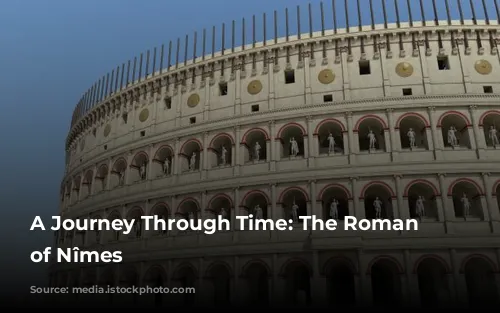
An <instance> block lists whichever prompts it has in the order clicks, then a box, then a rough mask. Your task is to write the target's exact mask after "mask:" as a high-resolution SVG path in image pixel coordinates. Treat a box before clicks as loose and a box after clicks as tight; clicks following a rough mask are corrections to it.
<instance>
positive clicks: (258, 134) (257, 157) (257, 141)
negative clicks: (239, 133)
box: [243, 128, 268, 163]
mask: <svg viewBox="0 0 500 313" xmlns="http://www.w3.org/2000/svg"><path fill="white" fill-rule="evenodd" d="M267 140H268V136H267V133H266V132H265V131H264V130H262V129H260V128H256V129H252V130H249V131H248V132H247V134H246V135H245V137H244V138H243V144H244V145H245V148H246V149H245V163H247V162H265V161H266V160H267Z"/></svg>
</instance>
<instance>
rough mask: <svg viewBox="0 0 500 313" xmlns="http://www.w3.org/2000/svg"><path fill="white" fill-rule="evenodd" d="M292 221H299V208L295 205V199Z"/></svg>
mask: <svg viewBox="0 0 500 313" xmlns="http://www.w3.org/2000/svg"><path fill="white" fill-rule="evenodd" d="M292 219H293V221H294V222H295V223H296V222H298V221H299V206H298V205H297V204H296V203H295V199H294V200H293V203H292Z"/></svg>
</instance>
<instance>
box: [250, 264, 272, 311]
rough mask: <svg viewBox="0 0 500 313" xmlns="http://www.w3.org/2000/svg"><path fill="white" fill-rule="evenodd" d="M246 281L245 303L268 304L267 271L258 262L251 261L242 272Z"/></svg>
mask: <svg viewBox="0 0 500 313" xmlns="http://www.w3.org/2000/svg"><path fill="white" fill-rule="evenodd" d="M244 278H245V280H246V283H247V287H248V289H247V290H248V293H247V304H248V305H251V306H266V305H268V304H269V271H268V269H267V267H266V266H264V265H263V264H261V263H260V262H253V263H251V264H250V265H249V266H248V267H247V268H246V269H245V272H244Z"/></svg>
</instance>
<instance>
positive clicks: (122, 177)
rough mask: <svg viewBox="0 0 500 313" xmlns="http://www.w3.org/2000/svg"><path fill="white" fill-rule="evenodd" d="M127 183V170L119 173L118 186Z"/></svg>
mask: <svg viewBox="0 0 500 313" xmlns="http://www.w3.org/2000/svg"><path fill="white" fill-rule="evenodd" d="M124 183H125V169H121V170H120V171H119V172H118V185H120V186H122V185H123V184H124Z"/></svg>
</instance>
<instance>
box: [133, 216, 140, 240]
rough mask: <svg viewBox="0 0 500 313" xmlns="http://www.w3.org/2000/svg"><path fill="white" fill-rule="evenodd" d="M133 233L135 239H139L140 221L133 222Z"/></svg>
mask: <svg viewBox="0 0 500 313" xmlns="http://www.w3.org/2000/svg"><path fill="white" fill-rule="evenodd" d="M133 232H134V234H135V237H136V238H139V237H141V220H140V219H136V220H135V221H134V226H133Z"/></svg>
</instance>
